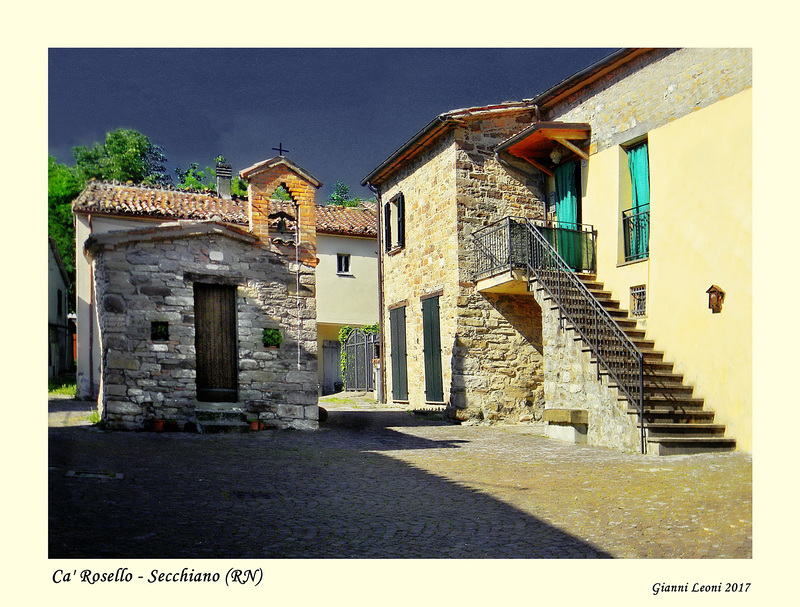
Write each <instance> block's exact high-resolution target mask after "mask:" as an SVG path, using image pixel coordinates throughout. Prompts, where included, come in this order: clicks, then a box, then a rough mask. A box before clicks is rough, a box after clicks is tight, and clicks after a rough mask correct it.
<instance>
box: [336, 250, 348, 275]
mask: <svg viewBox="0 0 800 607" xmlns="http://www.w3.org/2000/svg"><path fill="white" fill-rule="evenodd" d="M336 273H337V274H350V255H344V254H342V253H339V254H337V255H336Z"/></svg>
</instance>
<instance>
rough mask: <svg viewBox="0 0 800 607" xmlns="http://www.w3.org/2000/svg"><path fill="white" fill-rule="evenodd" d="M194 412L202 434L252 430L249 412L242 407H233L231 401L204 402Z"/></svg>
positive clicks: (198, 428)
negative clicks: (248, 418) (248, 417)
mask: <svg viewBox="0 0 800 607" xmlns="http://www.w3.org/2000/svg"><path fill="white" fill-rule="evenodd" d="M194 414H195V419H196V423H197V431H198V432H199V433H200V434H222V433H233V432H250V424H249V423H247V412H246V411H245V410H244V409H242V408H240V407H231V403H222V404H217V403H203V405H202V407H198V408H196V409H195V411H194Z"/></svg>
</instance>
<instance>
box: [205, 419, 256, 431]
mask: <svg viewBox="0 0 800 607" xmlns="http://www.w3.org/2000/svg"><path fill="white" fill-rule="evenodd" d="M197 430H198V432H200V434H231V433H245V432H250V424H248V423H247V422H245V421H241V420H233V419H217V420H206V421H198V422H197Z"/></svg>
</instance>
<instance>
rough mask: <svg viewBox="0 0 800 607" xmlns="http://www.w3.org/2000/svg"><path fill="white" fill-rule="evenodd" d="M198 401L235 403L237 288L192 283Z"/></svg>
mask: <svg viewBox="0 0 800 607" xmlns="http://www.w3.org/2000/svg"><path fill="white" fill-rule="evenodd" d="M194 324H195V338H194V343H195V351H196V356H197V400H199V401H203V402H231V403H233V402H236V401H237V400H238V388H239V355H238V354H239V353H238V348H239V346H238V340H237V338H236V287H235V286H231V285H214V284H205V283H195V285H194Z"/></svg>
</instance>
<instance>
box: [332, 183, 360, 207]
mask: <svg viewBox="0 0 800 607" xmlns="http://www.w3.org/2000/svg"><path fill="white" fill-rule="evenodd" d="M360 202H361V199H360V198H353V197H351V196H350V188H349V187H348V186H347V185H345V184H344V183H342V182H341V181H337V182H336V185H335V186H333V194H331V195H330V196H329V197H328V200H327V201H326V203H327V204H332V205H337V206H341V207H357V206H358V204H359V203H360Z"/></svg>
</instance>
